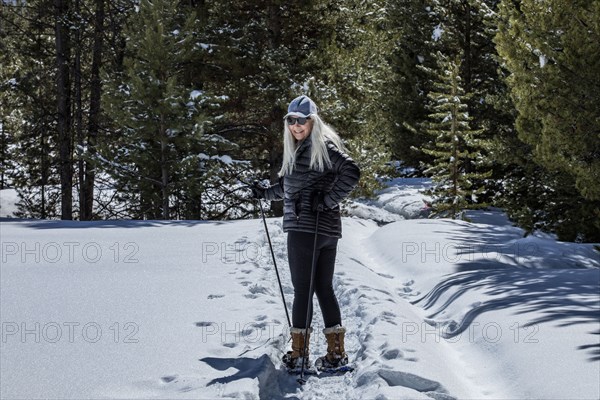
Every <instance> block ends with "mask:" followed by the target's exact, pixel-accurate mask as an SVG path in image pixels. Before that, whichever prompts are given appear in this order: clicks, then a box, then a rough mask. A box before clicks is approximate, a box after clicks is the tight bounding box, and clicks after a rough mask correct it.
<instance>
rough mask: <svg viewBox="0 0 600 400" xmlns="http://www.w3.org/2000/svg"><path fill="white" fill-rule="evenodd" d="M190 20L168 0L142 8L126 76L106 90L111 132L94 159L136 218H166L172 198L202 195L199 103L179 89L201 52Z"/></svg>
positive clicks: (194, 94) (132, 31) (131, 32)
mask: <svg viewBox="0 0 600 400" xmlns="http://www.w3.org/2000/svg"><path fill="white" fill-rule="evenodd" d="M194 22H195V16H194V15H193V14H192V15H189V16H187V17H184V15H182V13H180V12H179V11H178V10H177V8H176V6H175V5H174V4H173V3H172V2H169V1H165V0H154V1H148V0H144V1H142V2H140V5H139V13H138V15H136V16H135V18H132V19H131V21H130V24H129V26H128V28H127V29H126V37H127V38H128V46H127V48H126V58H125V62H124V65H125V71H124V72H123V74H122V75H118V76H117V79H113V81H112V82H111V83H110V87H109V89H108V90H107V92H106V97H105V100H106V101H107V113H108V114H109V115H111V116H112V118H113V124H114V126H115V127H116V131H115V132H114V133H113V135H114V136H113V137H114V139H115V141H114V143H112V144H110V143H108V142H104V144H103V148H102V151H101V157H100V160H102V161H103V162H104V165H105V167H106V168H108V170H109V172H110V174H111V175H112V176H113V178H114V180H115V181H116V190H117V192H118V193H119V196H120V197H121V199H122V200H123V201H125V202H127V203H130V204H131V206H132V207H133V216H134V217H136V218H152V219H154V218H161V219H169V218H170V217H171V215H172V213H171V208H172V205H173V202H174V201H176V200H175V198H177V197H178V198H179V199H180V200H181V198H182V196H183V195H182V193H185V197H187V199H188V200H190V201H198V199H199V197H200V196H201V193H202V181H203V179H206V176H202V171H201V163H202V162H205V160H203V157H205V156H206V155H205V154H204V155H203V154H202V153H200V151H198V150H197V148H198V147H199V146H200V143H201V142H202V140H203V137H202V129H203V122H204V121H203V119H202V117H201V115H200V113H199V110H198V109H199V104H200V103H201V102H202V101H203V100H204V98H203V97H202V94H201V92H199V91H193V88H191V87H186V86H185V85H183V84H182V81H183V75H184V66H185V65H186V64H187V63H188V62H189V60H190V54H191V53H192V52H193V51H194V49H196V48H197V47H198V46H199V45H198V44H197V42H196V40H195V37H194ZM206 139H207V140H208V139H209V138H206ZM205 172H206V171H205ZM184 215H187V213H184Z"/></svg>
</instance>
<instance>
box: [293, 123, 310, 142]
mask: <svg viewBox="0 0 600 400" xmlns="http://www.w3.org/2000/svg"><path fill="white" fill-rule="evenodd" d="M288 126H289V129H290V132H291V133H292V136H294V138H295V139H296V140H297V141H298V142H300V141H302V140H304V139H306V138H307V137H308V135H310V133H311V132H312V127H313V120H312V119H307V120H306V123H305V124H304V125H300V124H299V123H298V122H297V121H296V122H295V123H294V125H290V124H288Z"/></svg>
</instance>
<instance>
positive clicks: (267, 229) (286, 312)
mask: <svg viewBox="0 0 600 400" xmlns="http://www.w3.org/2000/svg"><path fill="white" fill-rule="evenodd" d="M256 200H257V201H258V205H259V206H260V214H261V215H262V220H263V224H264V226H265V232H266V234H267V240H268V241H269V249H271V257H273V265H274V266H275V274H276V275H277V283H279V291H280V292H281V299H282V300H283V308H284V310H285V316H286V318H287V322H288V328H291V327H292V321H291V320H290V314H289V313H288V309H287V304H286V303H285V295H284V294H283V286H281V278H280V277H279V269H277V261H275V253H274V252H273V245H272V244H271V236H270V235H269V228H267V220H266V218H265V212H264V210H263V206H262V202H261V201H260V199H256Z"/></svg>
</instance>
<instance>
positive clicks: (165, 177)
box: [159, 116, 169, 220]
mask: <svg viewBox="0 0 600 400" xmlns="http://www.w3.org/2000/svg"><path fill="white" fill-rule="evenodd" d="M159 135H160V138H161V139H160V171H161V189H162V219H164V220H167V219H169V187H168V185H169V166H168V165H167V162H168V161H167V151H168V140H169V137H168V134H167V131H166V127H165V124H164V117H163V116H161V121H160V132H159Z"/></svg>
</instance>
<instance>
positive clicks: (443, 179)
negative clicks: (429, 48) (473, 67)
mask: <svg viewBox="0 0 600 400" xmlns="http://www.w3.org/2000/svg"><path fill="white" fill-rule="evenodd" d="M436 58H437V60H438V69H437V70H436V71H431V70H428V72H429V73H430V74H432V75H433V74H435V80H434V89H435V90H434V91H432V92H430V93H429V94H428V97H429V99H430V100H431V106H430V114H429V119H430V121H429V122H428V123H426V124H425V125H424V128H425V131H426V132H427V133H428V134H429V135H430V136H432V137H433V138H434V139H433V142H432V143H431V145H430V147H429V148H423V149H422V151H423V152H425V153H426V154H428V155H430V156H432V157H433V159H434V161H433V162H432V163H430V164H428V165H427V168H426V169H425V173H426V174H428V175H431V176H432V179H433V182H434V186H433V188H432V189H431V190H430V191H429V194H430V195H432V197H433V200H432V208H433V214H432V216H449V217H451V218H452V219H454V218H457V217H461V216H464V215H463V214H464V213H463V211H464V210H465V209H467V208H480V207H483V206H486V204H482V203H478V198H477V196H478V195H480V194H481V193H482V192H483V191H484V190H485V187H484V185H483V183H484V182H483V180H484V179H485V178H487V177H489V176H490V174H491V171H486V170H485V166H486V164H488V162H487V161H486V159H485V157H484V156H483V154H482V152H483V150H484V147H485V146H486V141H484V140H482V139H481V138H480V136H481V134H482V131H481V130H473V129H471V127H470V121H471V118H470V117H469V113H468V107H467V105H466V100H467V98H468V96H467V95H465V91H464V89H463V88H462V86H461V77H460V72H459V71H460V59H459V58H457V59H456V60H450V59H449V58H448V57H447V56H445V55H443V54H442V53H439V52H438V53H437V54H436ZM472 163H474V164H475V166H476V168H469V167H471V166H472Z"/></svg>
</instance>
